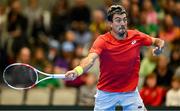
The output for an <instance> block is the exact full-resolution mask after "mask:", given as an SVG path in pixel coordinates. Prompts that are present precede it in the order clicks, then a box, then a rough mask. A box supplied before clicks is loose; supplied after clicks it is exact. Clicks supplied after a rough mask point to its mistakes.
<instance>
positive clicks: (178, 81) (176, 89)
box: [166, 76, 180, 106]
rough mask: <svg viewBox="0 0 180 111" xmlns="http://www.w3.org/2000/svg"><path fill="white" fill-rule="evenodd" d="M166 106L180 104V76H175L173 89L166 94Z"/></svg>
mask: <svg viewBox="0 0 180 111" xmlns="http://www.w3.org/2000/svg"><path fill="white" fill-rule="evenodd" d="M166 106H180V78H178V77H177V76H173V78H172V81H171V89H170V90H169V91H168V92H167V94H166Z"/></svg>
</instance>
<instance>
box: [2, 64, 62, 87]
mask: <svg viewBox="0 0 180 111" xmlns="http://www.w3.org/2000/svg"><path fill="white" fill-rule="evenodd" d="M15 65H19V66H20V65H23V66H26V67H29V68H31V69H32V70H33V71H34V72H35V74H36V82H35V83H34V84H33V85H31V86H29V87H25V88H21V87H14V86H12V85H10V84H9V83H8V82H7V81H6V79H5V72H6V70H7V69H8V68H9V67H12V66H15ZM38 73H39V74H42V75H45V76H47V77H45V78H43V79H41V80H39V76H38V75H39V74H38ZM52 78H59V79H64V78H65V74H49V73H45V72H42V71H40V70H38V69H36V68H34V67H33V66H31V65H28V64H25V63H13V64H10V65H8V66H7V67H6V68H5V69H4V71H3V79H4V82H5V83H6V84H7V85H8V86H9V87H11V88H13V89H17V90H24V89H30V88H33V87H34V86H35V85H37V84H38V83H40V82H42V81H44V80H47V79H52Z"/></svg>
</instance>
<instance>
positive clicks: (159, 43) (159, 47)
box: [151, 37, 165, 55]
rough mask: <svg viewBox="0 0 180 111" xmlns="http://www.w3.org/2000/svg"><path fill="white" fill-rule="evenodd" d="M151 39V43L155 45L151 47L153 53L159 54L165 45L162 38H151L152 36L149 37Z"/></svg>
mask: <svg viewBox="0 0 180 111" xmlns="http://www.w3.org/2000/svg"><path fill="white" fill-rule="evenodd" d="M151 39H152V45H154V46H155V48H154V49H153V55H159V54H161V53H162V51H163V48H164V46H165V42H164V40H162V39H159V38H153V37H151Z"/></svg>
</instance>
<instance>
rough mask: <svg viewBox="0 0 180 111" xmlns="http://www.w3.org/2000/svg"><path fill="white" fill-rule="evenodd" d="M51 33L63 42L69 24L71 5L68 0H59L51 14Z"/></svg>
mask: <svg viewBox="0 0 180 111" xmlns="http://www.w3.org/2000/svg"><path fill="white" fill-rule="evenodd" d="M51 18H52V20H51V32H52V35H53V37H54V38H55V39H56V40H58V41H60V42H62V41H63V35H64V33H65V31H66V29H67V27H68V25H70V24H69V4H68V1H67V0H58V1H57V3H56V4H55V5H54V7H53V10H52V12H51Z"/></svg>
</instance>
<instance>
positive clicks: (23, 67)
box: [3, 63, 65, 90]
mask: <svg viewBox="0 0 180 111" xmlns="http://www.w3.org/2000/svg"><path fill="white" fill-rule="evenodd" d="M40 74H41V75H44V76H45V77H44V78H42V79H40V77H39V76H40ZM51 78H60V79H63V78H65V74H48V73H44V72H42V71H39V70H38V69H36V68H34V67H32V66H30V65H28V64H24V63H14V64H11V65H9V66H7V67H6V68H5V70H4V72H3V79H4V82H5V83H6V84H7V85H8V86H9V87H11V88H13V89H17V90H23V89H30V88H33V87H34V86H35V85H37V84H38V83H40V82H42V81H45V80H47V79H51Z"/></svg>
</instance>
